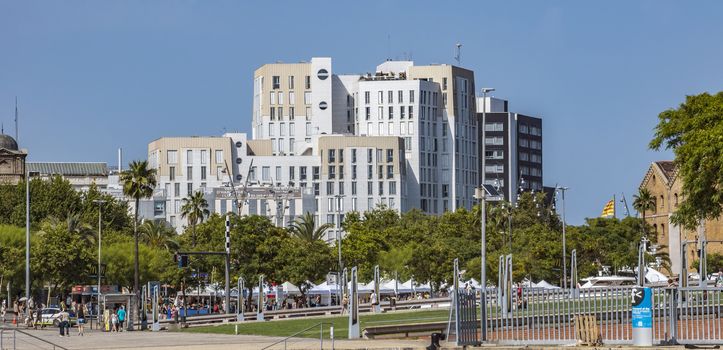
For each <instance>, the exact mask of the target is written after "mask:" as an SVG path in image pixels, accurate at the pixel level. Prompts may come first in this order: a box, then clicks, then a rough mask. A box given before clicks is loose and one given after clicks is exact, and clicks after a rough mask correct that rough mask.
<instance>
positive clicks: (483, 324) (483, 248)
mask: <svg viewBox="0 0 723 350" xmlns="http://www.w3.org/2000/svg"><path fill="white" fill-rule="evenodd" d="M492 91H495V89H494V88H482V126H481V127H480V130H481V132H482V140H481V141H480V142H481V143H482V170H481V171H480V172H481V173H482V174H481V176H480V177H481V182H482V185H481V186H480V187H481V191H480V193H479V200H480V260H481V264H480V283H481V286H480V288H481V289H482V290H481V291H480V303H479V305H480V306H479V307H480V330H481V334H480V338H481V340H482V341H486V340H487V268H486V267H487V266H486V265H487V232H486V230H487V228H486V226H487V225H486V223H487V215H486V213H485V189H484V185H485V173H486V172H487V168H486V167H485V164H486V159H487V155H486V151H485V144H486V143H487V137H486V134H487V133H486V131H487V130H486V129H485V127H486V125H487V94H488V93H490V92H492Z"/></svg>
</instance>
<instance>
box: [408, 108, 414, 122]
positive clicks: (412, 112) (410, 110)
mask: <svg viewBox="0 0 723 350" xmlns="http://www.w3.org/2000/svg"><path fill="white" fill-rule="evenodd" d="M407 108H408V110H409V119H413V118H414V107H412V106H409V107H407Z"/></svg>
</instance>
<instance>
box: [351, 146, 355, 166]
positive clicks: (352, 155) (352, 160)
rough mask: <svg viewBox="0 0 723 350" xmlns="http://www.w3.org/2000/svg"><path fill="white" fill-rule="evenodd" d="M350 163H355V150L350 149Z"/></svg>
mask: <svg viewBox="0 0 723 350" xmlns="http://www.w3.org/2000/svg"><path fill="white" fill-rule="evenodd" d="M351 162H352V163H356V148H352V149H351Z"/></svg>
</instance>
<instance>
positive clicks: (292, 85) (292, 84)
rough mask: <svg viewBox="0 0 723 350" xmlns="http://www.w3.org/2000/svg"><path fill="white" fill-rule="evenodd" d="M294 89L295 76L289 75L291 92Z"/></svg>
mask: <svg viewBox="0 0 723 350" xmlns="http://www.w3.org/2000/svg"><path fill="white" fill-rule="evenodd" d="M293 88H294V76H293V75H289V90H291V89H293Z"/></svg>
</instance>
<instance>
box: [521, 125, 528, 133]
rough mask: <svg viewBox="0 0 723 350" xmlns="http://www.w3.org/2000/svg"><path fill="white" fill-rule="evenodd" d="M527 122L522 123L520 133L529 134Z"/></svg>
mask: <svg viewBox="0 0 723 350" xmlns="http://www.w3.org/2000/svg"><path fill="white" fill-rule="evenodd" d="M527 130H528V129H527V124H520V133H522V134H527Z"/></svg>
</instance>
